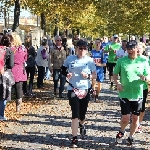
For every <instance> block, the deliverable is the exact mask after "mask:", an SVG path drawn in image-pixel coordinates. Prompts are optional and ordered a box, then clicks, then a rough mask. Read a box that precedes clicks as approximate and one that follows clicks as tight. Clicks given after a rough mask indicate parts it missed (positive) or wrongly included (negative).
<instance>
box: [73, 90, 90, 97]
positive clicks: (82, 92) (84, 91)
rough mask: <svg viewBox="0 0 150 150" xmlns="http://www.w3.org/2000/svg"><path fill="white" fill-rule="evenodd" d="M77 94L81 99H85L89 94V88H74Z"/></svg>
mask: <svg viewBox="0 0 150 150" xmlns="http://www.w3.org/2000/svg"><path fill="white" fill-rule="evenodd" d="M73 91H74V93H75V95H76V96H77V97H78V98H79V99H83V98H85V97H86V95H87V90H78V89H73Z"/></svg>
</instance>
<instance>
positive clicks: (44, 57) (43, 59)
mask: <svg viewBox="0 0 150 150" xmlns="http://www.w3.org/2000/svg"><path fill="white" fill-rule="evenodd" d="M47 48H48V42H47V39H43V40H42V45H41V47H40V48H39V49H38V50H37V56H36V59H35V61H36V65H37V68H38V77H37V87H38V88H43V80H44V76H45V68H46V67H48V59H49V54H48V50H47Z"/></svg>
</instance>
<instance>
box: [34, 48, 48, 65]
mask: <svg viewBox="0 0 150 150" xmlns="http://www.w3.org/2000/svg"><path fill="white" fill-rule="evenodd" d="M43 49H45V47H43V46H41V47H40V48H39V49H38V50H37V56H36V59H35V61H36V64H37V65H38V66H43V67H48V58H49V54H48V51H46V58H47V59H43V57H42V54H41V51H42V50H43Z"/></svg>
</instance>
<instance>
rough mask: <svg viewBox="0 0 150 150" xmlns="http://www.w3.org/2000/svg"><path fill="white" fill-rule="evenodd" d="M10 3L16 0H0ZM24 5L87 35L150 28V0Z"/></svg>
mask: <svg viewBox="0 0 150 150" xmlns="http://www.w3.org/2000/svg"><path fill="white" fill-rule="evenodd" d="M0 1H3V2H4V3H5V5H6V6H7V7H9V6H11V5H13V4H14V1H15V0H10V1H7V0H0ZM20 4H21V6H22V8H24V9H27V8H28V9H29V10H30V11H31V12H32V13H33V14H35V15H38V16H40V14H41V13H44V14H45V17H46V22H47V25H49V24H51V25H52V26H54V25H55V23H56V18H57V26H59V28H60V29H66V28H70V29H73V28H79V29H80V30H81V32H82V33H84V34H85V35H86V36H89V35H96V36H98V35H104V34H106V35H108V34H113V33H128V34H129V33H130V34H138V35H142V34H144V33H149V29H150V11H149V10H150V1H149V0H144V1H141V0H107V1H106V0H20Z"/></svg>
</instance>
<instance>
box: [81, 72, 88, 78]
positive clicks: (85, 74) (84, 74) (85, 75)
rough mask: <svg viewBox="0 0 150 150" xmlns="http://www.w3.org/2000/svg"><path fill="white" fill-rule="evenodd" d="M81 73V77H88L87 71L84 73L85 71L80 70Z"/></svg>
mask: <svg viewBox="0 0 150 150" xmlns="http://www.w3.org/2000/svg"><path fill="white" fill-rule="evenodd" d="M81 75H82V77H83V78H84V79H87V78H88V74H87V73H85V72H83V71H82V72H81Z"/></svg>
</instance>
